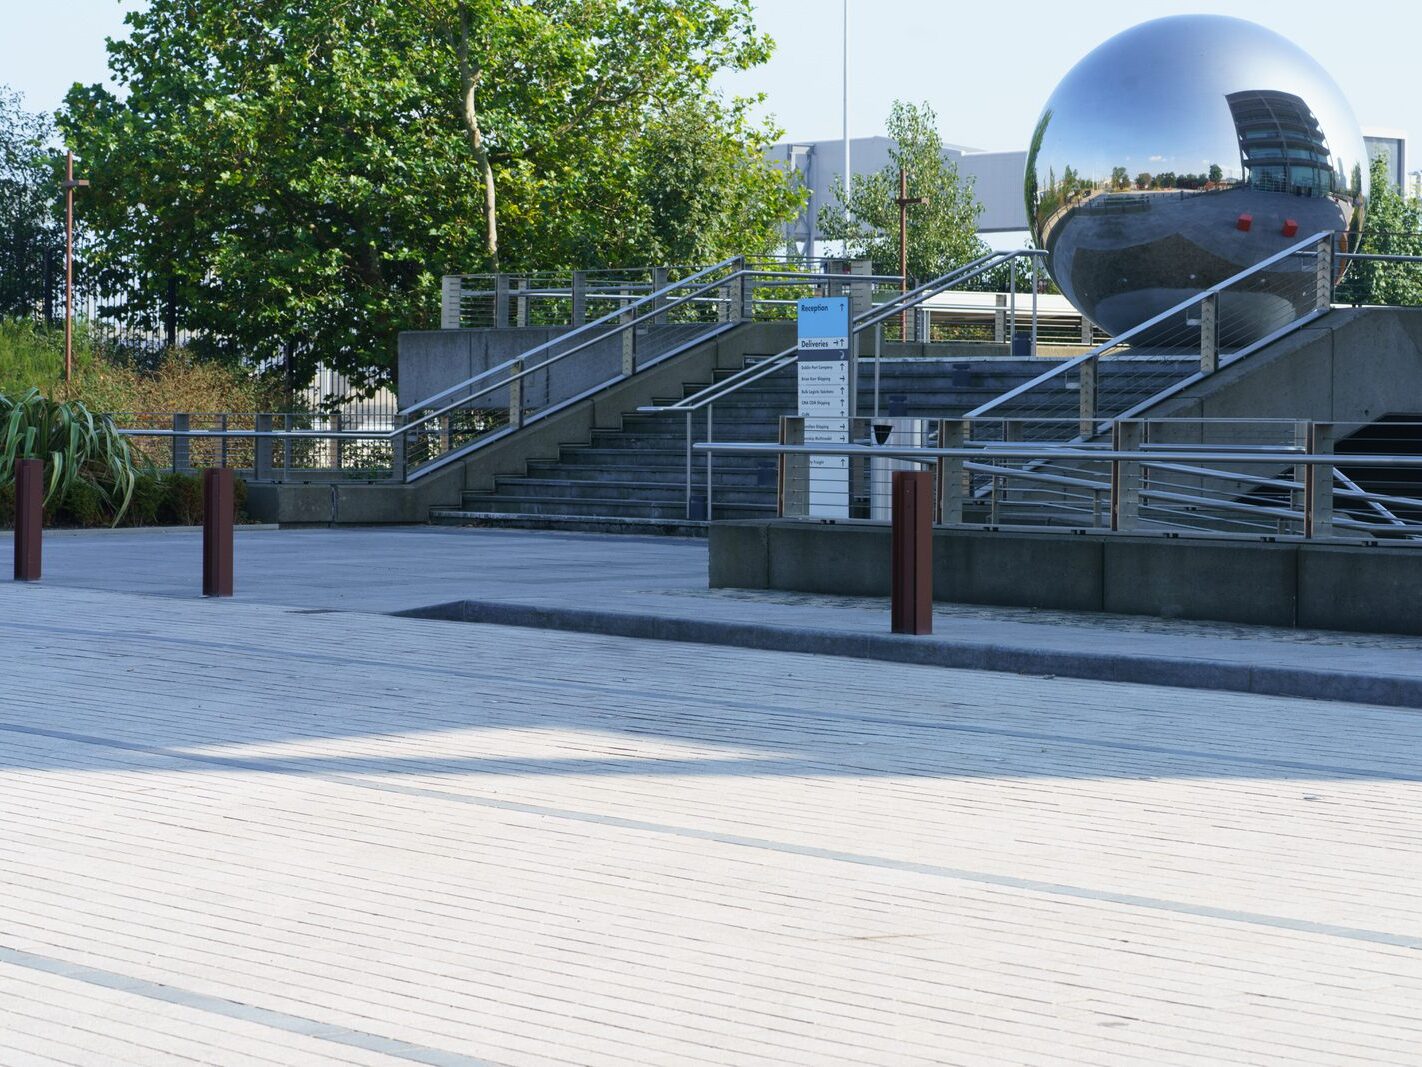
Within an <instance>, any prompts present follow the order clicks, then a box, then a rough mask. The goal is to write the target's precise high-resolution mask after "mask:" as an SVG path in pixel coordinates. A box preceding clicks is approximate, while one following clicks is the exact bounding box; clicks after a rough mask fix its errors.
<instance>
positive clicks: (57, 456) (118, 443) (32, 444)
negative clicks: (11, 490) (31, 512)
mask: <svg viewBox="0 0 1422 1067" xmlns="http://www.w3.org/2000/svg"><path fill="white" fill-rule="evenodd" d="M21 459H38V460H42V461H43V462H44V465H45V481H46V489H45V503H46V504H49V503H50V502H51V501H62V500H64V499H65V498H66V497H70V496H73V497H81V496H82V497H91V498H92V497H96V498H97V503H99V504H101V505H102V507H103V509H104V511H106V512H109V513H111V514H112V515H113V525H115V526H117V525H118V522H119V520H120V519H121V518H123V514H124V512H125V511H127V510H128V506H129V504H130V503H131V502H132V500H133V492H134V486H135V484H136V482H137V480H138V470H137V467H136V466H135V464H134V458H133V451H132V450H131V449H130V448H129V445H128V441H127V440H126V439H125V438H124V437H123V436H121V435H120V434H119V432H118V428H117V427H116V426H115V425H114V421H113V419H111V418H110V417H109V416H107V415H95V414H94V413H93V412H91V411H90V410H89V409H88V408H87V407H85V406H84V405H83V404H82V403H79V402H78V401H72V400H71V401H58V400H51V399H49V398H47V397H45V396H42V395H41V394H40V391H39V390H38V389H31V390H29V391H28V392H26V393H24V394H23V395H21V396H20V397H19V398H18V399H11V398H10V397H7V396H5V395H4V394H3V393H0V489H3V488H5V487H7V486H9V485H10V484H11V483H13V482H14V480H15V462H16V461H17V460H21ZM89 490H92V493H90V492H89Z"/></svg>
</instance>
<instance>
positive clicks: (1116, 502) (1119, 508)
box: [1111, 421, 1145, 531]
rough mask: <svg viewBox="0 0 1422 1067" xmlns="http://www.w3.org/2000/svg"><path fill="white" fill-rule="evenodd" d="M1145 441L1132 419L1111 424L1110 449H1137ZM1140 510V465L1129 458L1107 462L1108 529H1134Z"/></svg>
mask: <svg viewBox="0 0 1422 1067" xmlns="http://www.w3.org/2000/svg"><path fill="white" fill-rule="evenodd" d="M1144 441H1145V433H1144V427H1143V426H1142V424H1141V423H1139V422H1135V421H1129V422H1114V423H1112V424H1111V449H1112V451H1115V452H1138V451H1140V448H1141V445H1142V444H1143V443H1144ZM1140 512H1141V465H1140V464H1139V463H1136V462H1133V461H1131V460H1112V461H1111V529H1113V530H1118V531H1120V530H1134V529H1135V528H1136V526H1137V525H1138V524H1139V521H1140Z"/></svg>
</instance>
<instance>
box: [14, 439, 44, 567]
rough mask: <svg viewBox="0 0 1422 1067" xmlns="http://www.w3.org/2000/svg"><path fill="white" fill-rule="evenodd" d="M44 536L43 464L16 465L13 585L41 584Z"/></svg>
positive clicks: (22, 461) (29, 461)
mask: <svg viewBox="0 0 1422 1067" xmlns="http://www.w3.org/2000/svg"><path fill="white" fill-rule="evenodd" d="M43 536H44V462H43V461H42V460H38V459H17V460H16V461H15V581H17V582H37V581H39V580H40V549H41V540H42V538H43Z"/></svg>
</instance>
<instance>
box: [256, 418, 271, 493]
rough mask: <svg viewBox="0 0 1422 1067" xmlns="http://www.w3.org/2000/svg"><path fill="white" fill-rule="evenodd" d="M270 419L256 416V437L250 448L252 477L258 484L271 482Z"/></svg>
mask: <svg viewBox="0 0 1422 1067" xmlns="http://www.w3.org/2000/svg"><path fill="white" fill-rule="evenodd" d="M271 432H272V417H271V416H270V415H258V416H257V436H256V438H255V439H254V440H253V448H252V477H253V478H254V479H256V480H257V481H259V482H269V481H271V480H272V439H271V437H270V436H269V435H270V434H271Z"/></svg>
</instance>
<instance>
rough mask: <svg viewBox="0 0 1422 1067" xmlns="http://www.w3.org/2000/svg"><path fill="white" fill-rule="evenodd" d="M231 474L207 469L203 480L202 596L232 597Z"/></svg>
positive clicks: (224, 470) (217, 469) (215, 468)
mask: <svg viewBox="0 0 1422 1067" xmlns="http://www.w3.org/2000/svg"><path fill="white" fill-rule="evenodd" d="M232 510H233V485H232V471H231V470H230V469H228V468H227V467H209V468H208V469H207V470H205V471H204V472H203V480H202V595H203V596H231V595H232V519H233V515H232Z"/></svg>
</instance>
